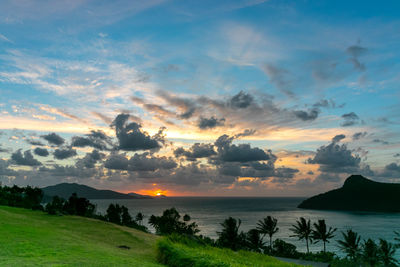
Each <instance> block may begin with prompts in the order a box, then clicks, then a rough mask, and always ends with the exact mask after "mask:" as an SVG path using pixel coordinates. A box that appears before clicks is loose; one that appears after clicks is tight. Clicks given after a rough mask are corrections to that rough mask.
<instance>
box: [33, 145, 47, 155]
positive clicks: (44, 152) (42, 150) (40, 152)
mask: <svg viewBox="0 0 400 267" xmlns="http://www.w3.org/2000/svg"><path fill="white" fill-rule="evenodd" d="M33 153H35V155H38V156H41V157H47V156H48V155H49V151H47V149H46V148H40V147H37V148H35V149H34V150H33Z"/></svg>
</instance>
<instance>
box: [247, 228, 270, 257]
mask: <svg viewBox="0 0 400 267" xmlns="http://www.w3.org/2000/svg"><path fill="white" fill-rule="evenodd" d="M264 244H265V243H264V242H263V239H262V238H261V236H260V232H259V231H258V230H257V229H251V230H249V231H248V232H247V233H246V245H247V247H248V249H250V250H251V251H256V252H261V251H262V250H263V249H264V248H265V246H264Z"/></svg>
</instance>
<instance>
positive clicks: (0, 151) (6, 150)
mask: <svg viewBox="0 0 400 267" xmlns="http://www.w3.org/2000/svg"><path fill="white" fill-rule="evenodd" d="M8 151H9V150H8V149H6V148H2V147H1V146H0V153H2V152H8Z"/></svg>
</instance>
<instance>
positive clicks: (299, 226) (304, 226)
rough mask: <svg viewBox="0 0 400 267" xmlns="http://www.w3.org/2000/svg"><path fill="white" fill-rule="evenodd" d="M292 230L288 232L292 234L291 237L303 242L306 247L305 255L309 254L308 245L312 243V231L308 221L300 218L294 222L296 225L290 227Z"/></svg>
mask: <svg viewBox="0 0 400 267" xmlns="http://www.w3.org/2000/svg"><path fill="white" fill-rule="evenodd" d="M292 227H293V228H290V229H289V230H290V231H292V232H293V233H294V235H291V237H297V238H298V239H299V240H305V241H306V246H307V253H309V252H310V249H309V247H308V243H309V242H312V236H311V234H312V229H311V222H310V220H308V221H307V220H306V219H304V218H303V217H300V220H298V221H296V224H293V225H292Z"/></svg>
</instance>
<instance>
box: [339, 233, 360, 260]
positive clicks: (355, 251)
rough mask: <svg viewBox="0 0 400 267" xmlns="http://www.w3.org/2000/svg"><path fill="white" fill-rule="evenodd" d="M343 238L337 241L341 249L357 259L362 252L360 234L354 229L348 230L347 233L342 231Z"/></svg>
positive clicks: (353, 258)
mask: <svg viewBox="0 0 400 267" xmlns="http://www.w3.org/2000/svg"><path fill="white" fill-rule="evenodd" d="M342 235H343V240H339V241H337V242H338V243H339V247H340V249H341V250H342V251H343V252H345V253H346V254H347V256H348V257H349V258H351V259H352V260H353V261H356V259H357V257H358V255H359V254H360V236H359V235H358V234H357V233H356V232H353V230H347V232H346V233H344V232H342Z"/></svg>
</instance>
